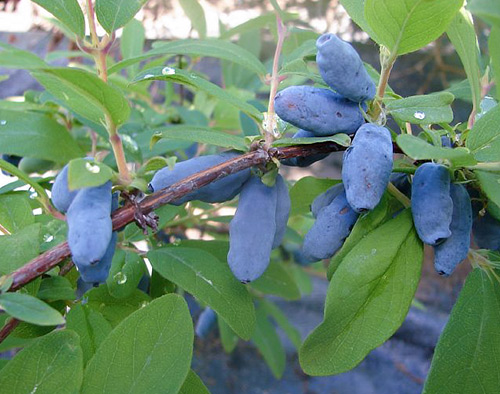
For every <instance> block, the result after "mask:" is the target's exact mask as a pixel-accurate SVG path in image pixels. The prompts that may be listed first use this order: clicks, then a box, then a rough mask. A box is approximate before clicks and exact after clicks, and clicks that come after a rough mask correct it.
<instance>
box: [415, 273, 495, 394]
mask: <svg viewBox="0 0 500 394" xmlns="http://www.w3.org/2000/svg"><path fill="white" fill-rule="evenodd" d="M498 327H500V285H499V283H498V281H497V280H496V279H495V278H493V277H488V275H487V274H486V273H485V272H483V271H482V270H481V269H479V268H476V269H475V270H474V271H472V272H471V273H470V274H469V276H468V277H467V280H466V282H465V284H464V287H463V288H462V291H461V292H460V296H459V297H458V300H457V302H456V304H455V306H454V307H453V310H452V312H451V315H450V319H449V320H448V324H446V327H445V329H444V331H443V333H442V334H441V337H440V338H439V342H438V344H437V346H436V350H435V351H434V357H433V359H432V364H431V369H430V371H429V375H428V377H427V381H426V383H425V387H424V391H423V394H451V393H467V394H483V393H492V394H493V393H496V392H498V388H499V387H500V363H498V362H497V360H498V354H499V352H500V333H499V331H498Z"/></svg>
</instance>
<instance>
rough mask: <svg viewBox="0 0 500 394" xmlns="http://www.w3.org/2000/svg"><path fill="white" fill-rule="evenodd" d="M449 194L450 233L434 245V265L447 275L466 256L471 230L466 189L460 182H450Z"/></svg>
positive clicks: (441, 273)
mask: <svg viewBox="0 0 500 394" xmlns="http://www.w3.org/2000/svg"><path fill="white" fill-rule="evenodd" d="M450 195H451V199H452V201H453V215H452V219H451V224H450V230H451V235H450V236H449V237H448V238H447V239H446V240H445V241H444V242H443V243H441V244H439V245H437V246H435V247H434V267H435V268H436V271H437V272H438V273H439V274H440V275H443V276H449V275H450V274H451V273H452V272H453V271H454V270H455V268H456V266H457V265H458V264H459V263H460V262H461V261H463V260H465V259H466V258H467V253H468V251H469V245H470V235H471V231H472V207H471V202H470V197H469V194H468V193H467V190H466V189H465V187H464V186H462V185H460V184H452V185H451V186H450Z"/></svg>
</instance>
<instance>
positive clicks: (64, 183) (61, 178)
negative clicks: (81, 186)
mask: <svg viewBox="0 0 500 394" xmlns="http://www.w3.org/2000/svg"><path fill="white" fill-rule="evenodd" d="M77 194H78V190H72V191H70V190H69V187H68V165H67V164H66V165H65V166H64V168H63V169H62V170H61V172H60V173H59V174H58V175H57V176H56V179H55V180H54V184H53V185H52V196H51V199H52V204H54V206H55V207H56V208H57V210H58V211H60V212H63V213H65V212H67V211H68V209H69V206H70V205H71V203H72V202H73V199H74V198H75V197H76V195H77Z"/></svg>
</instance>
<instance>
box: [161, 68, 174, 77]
mask: <svg viewBox="0 0 500 394" xmlns="http://www.w3.org/2000/svg"><path fill="white" fill-rule="evenodd" d="M161 73H162V74H163V75H174V74H175V69H173V68H172V67H164V68H163V70H161Z"/></svg>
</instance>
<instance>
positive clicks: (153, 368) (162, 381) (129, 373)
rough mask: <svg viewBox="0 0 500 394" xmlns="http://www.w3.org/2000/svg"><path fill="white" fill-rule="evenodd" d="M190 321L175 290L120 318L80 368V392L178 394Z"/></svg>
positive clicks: (188, 355) (187, 352) (189, 340)
mask: <svg viewBox="0 0 500 394" xmlns="http://www.w3.org/2000/svg"><path fill="white" fill-rule="evenodd" d="M193 338H194V334H193V323H192V320H191V315H190V314H189V309H188V307H187V304H186V301H184V299H183V298H182V297H180V296H178V295H176V294H168V295H166V296H163V297H160V298H157V299H156V300H154V301H152V302H151V303H150V304H149V305H147V306H145V307H144V308H141V309H139V310H137V311H136V312H134V313H133V314H132V315H130V316H129V317H128V318H126V319H125V320H124V321H123V322H121V323H120V324H119V325H118V326H117V327H116V328H115V329H114V330H113V331H112V332H111V333H110V334H109V335H108V336H107V337H106V339H104V341H103V342H102V344H101V346H99V348H98V349H97V351H96V353H95V355H94V357H92V359H91V360H90V361H89V363H88V365H87V368H86V369H85V375H84V379H83V386H82V391H81V392H82V394H96V393H106V394H114V393H117V394H122V393H125V392H126V393H131V394H132V393H137V394H144V393H148V394H155V393H158V394H167V393H172V394H174V393H177V392H178V391H179V390H180V388H181V386H182V383H183V382H184V380H185V379H186V377H187V375H188V372H189V366H190V365H191V357H192V352H193Z"/></svg>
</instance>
